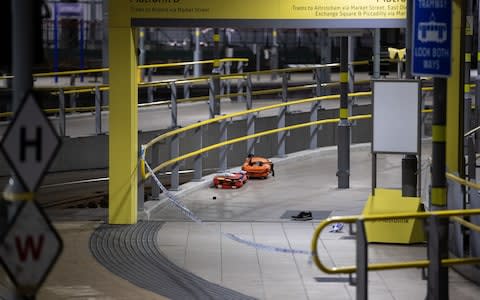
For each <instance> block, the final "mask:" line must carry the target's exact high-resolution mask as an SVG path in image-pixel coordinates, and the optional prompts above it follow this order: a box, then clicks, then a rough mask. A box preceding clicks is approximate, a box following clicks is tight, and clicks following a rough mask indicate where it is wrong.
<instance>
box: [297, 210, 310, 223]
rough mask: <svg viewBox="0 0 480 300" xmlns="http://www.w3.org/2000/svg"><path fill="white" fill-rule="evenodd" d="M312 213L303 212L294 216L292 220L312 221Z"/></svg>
mask: <svg viewBox="0 0 480 300" xmlns="http://www.w3.org/2000/svg"><path fill="white" fill-rule="evenodd" d="M312 219H313V218H312V212H311V211H301V212H300V213H299V214H298V215H296V216H292V220H295V221H309V220H312Z"/></svg>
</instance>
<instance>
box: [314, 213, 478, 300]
mask: <svg viewBox="0 0 480 300" xmlns="http://www.w3.org/2000/svg"><path fill="white" fill-rule="evenodd" d="M479 214H480V209H470V210H443V211H431V212H417V213H399V214H384V215H380V214H379V215H375V216H372V215H370V216H362V215H360V216H345V217H331V218H328V219H326V220H324V221H323V222H321V223H320V224H319V225H318V227H317V228H316V229H315V232H314V234H313V237H312V241H311V251H312V260H313V262H314V263H315V265H316V266H317V267H318V268H319V269H320V270H322V271H323V272H325V273H327V274H349V275H350V276H351V274H353V273H356V280H355V285H356V296H357V297H356V299H357V300H362V299H367V298H368V271H381V270H393V269H405V268H426V267H429V268H430V270H439V268H440V267H450V266H454V265H461V264H480V256H479V257H468V258H444V259H441V258H440V255H439V252H438V251H439V249H438V248H439V247H438V245H437V244H436V242H438V238H437V237H438V235H439V231H440V225H439V222H438V219H439V218H450V220H451V221H453V222H458V223H459V224H461V225H463V226H465V227H467V228H468V229H470V230H472V231H476V232H480V226H478V225H475V224H472V223H470V222H468V221H466V220H464V219H462V218H459V216H474V215H479ZM413 218H417V219H423V220H426V221H427V224H428V225H427V227H428V235H429V241H428V243H429V245H428V252H429V256H430V259H423V260H415V261H406V262H392V263H374V264H369V263H368V242H367V238H366V233H365V222H371V221H385V220H391V219H395V220H398V219H413ZM332 223H350V224H352V223H355V224H356V245H357V257H356V262H357V264H356V266H346V267H331V268H330V267H327V266H326V265H325V264H324V263H322V261H321V260H320V257H319V255H318V247H317V243H318V240H319V237H320V234H321V232H322V231H323V230H324V229H325V228H326V227H327V226H328V225H330V224H332ZM434 275H435V274H429V276H428V280H429V292H430V295H429V299H440V296H439V295H435V292H436V291H435V288H431V286H432V282H430V281H434V280H435V278H434V277H435V276H434ZM437 290H438V289H437Z"/></svg>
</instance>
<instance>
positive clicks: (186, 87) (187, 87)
mask: <svg viewBox="0 0 480 300" xmlns="http://www.w3.org/2000/svg"><path fill="white" fill-rule="evenodd" d="M190 68H191V66H190V65H187V66H185V68H184V69H183V77H184V78H188V77H190ZM183 98H185V99H188V98H190V83H188V82H187V83H185V84H184V85H183Z"/></svg>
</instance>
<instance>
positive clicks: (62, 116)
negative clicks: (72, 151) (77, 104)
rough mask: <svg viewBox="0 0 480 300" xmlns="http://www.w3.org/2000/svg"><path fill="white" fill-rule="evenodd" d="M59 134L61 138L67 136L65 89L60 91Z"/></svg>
mask: <svg viewBox="0 0 480 300" xmlns="http://www.w3.org/2000/svg"><path fill="white" fill-rule="evenodd" d="M58 109H59V113H58V132H59V133H60V136H65V135H66V122H65V92H64V91H63V89H60V90H58Z"/></svg>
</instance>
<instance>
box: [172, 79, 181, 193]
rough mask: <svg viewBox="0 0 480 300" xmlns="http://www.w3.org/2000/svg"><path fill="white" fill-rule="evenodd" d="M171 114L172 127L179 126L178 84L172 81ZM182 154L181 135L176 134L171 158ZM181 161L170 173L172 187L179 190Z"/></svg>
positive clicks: (173, 138)
mask: <svg viewBox="0 0 480 300" xmlns="http://www.w3.org/2000/svg"><path fill="white" fill-rule="evenodd" d="M170 101H171V102H170V114H171V118H172V123H171V128H172V129H176V128H177V127H178V107H177V85H176V84H175V82H171V83H170ZM179 155H180V136H179V135H174V136H173V137H172V139H171V140H170V158H172V159H173V158H177V157H178V156H179ZM179 171H180V163H178V162H177V163H175V164H173V166H172V174H171V175H170V189H171V190H173V191H177V190H178V186H179V183H180V180H179V178H180V174H179Z"/></svg>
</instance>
